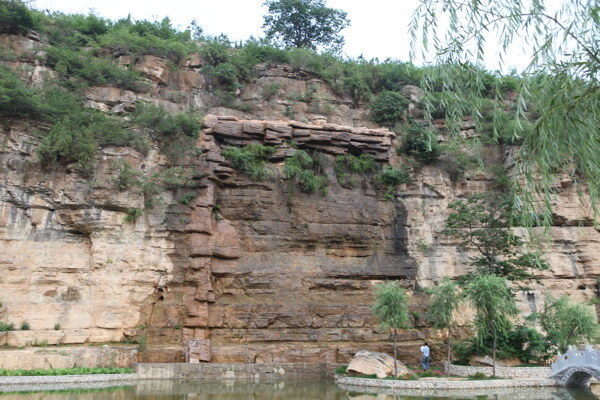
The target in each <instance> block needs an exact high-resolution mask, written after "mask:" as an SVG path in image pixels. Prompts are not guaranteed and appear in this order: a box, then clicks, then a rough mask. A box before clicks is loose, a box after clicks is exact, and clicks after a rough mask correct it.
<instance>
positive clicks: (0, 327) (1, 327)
mask: <svg viewBox="0 0 600 400" xmlns="http://www.w3.org/2000/svg"><path fill="white" fill-rule="evenodd" d="M14 330H15V324H13V323H10V324H9V323H6V322H2V321H0V332H8V331H14Z"/></svg>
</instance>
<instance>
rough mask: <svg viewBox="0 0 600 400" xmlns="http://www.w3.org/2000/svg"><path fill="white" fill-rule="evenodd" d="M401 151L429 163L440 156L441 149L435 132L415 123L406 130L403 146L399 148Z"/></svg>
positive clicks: (399, 151)
mask: <svg viewBox="0 0 600 400" xmlns="http://www.w3.org/2000/svg"><path fill="white" fill-rule="evenodd" d="M400 153H404V154H408V155H411V156H413V157H414V158H416V159H417V160H419V161H421V162H422V163H424V164H429V163H431V162H433V161H435V160H437V159H438V158H439V157H440V154H441V149H440V146H439V145H438V142H437V138H436V134H435V132H433V131H431V130H426V129H425V127H424V126H423V125H421V124H416V123H415V124H412V125H410V126H409V127H408V129H407V130H406V134H405V135H404V136H403V141H402V147H400V148H398V154H400Z"/></svg>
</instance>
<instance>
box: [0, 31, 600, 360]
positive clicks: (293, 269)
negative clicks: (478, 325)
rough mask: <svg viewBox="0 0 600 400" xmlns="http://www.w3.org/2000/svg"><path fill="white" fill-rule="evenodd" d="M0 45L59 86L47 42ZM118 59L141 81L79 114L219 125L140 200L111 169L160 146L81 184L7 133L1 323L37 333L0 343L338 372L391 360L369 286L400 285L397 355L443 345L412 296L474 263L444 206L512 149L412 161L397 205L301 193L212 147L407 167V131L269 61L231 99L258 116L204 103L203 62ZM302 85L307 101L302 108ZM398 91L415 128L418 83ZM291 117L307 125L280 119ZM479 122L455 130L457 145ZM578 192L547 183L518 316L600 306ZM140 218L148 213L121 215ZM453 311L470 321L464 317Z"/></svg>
mask: <svg viewBox="0 0 600 400" xmlns="http://www.w3.org/2000/svg"><path fill="white" fill-rule="evenodd" d="M0 44H1V45H2V46H4V47H11V48H12V49H13V50H14V51H15V52H16V53H17V54H18V55H19V61H18V62H13V63H10V65H11V67H15V70H17V71H18V72H19V73H20V74H21V75H22V77H23V79H24V80H25V81H27V82H28V84H30V85H32V86H41V85H43V83H44V81H45V80H47V79H49V78H51V77H52V76H53V74H54V71H52V70H51V69H48V68H47V67H45V66H43V65H40V63H39V59H40V57H43V49H41V48H42V47H43V43H41V42H40V40H39V38H36V37H17V36H9V35H0ZM115 62H117V63H119V64H121V65H123V66H124V67H132V68H134V69H137V70H139V71H140V72H141V73H143V74H144V76H145V78H146V79H147V81H148V84H149V90H148V91H147V92H144V93H134V92H129V91H123V90H121V89H118V88H115V87H109V86H107V87H93V88H90V89H89V90H88V92H87V103H86V104H87V106H89V107H92V108H96V109H98V110H102V111H106V112H112V113H115V114H123V113H126V112H128V110H130V109H131V108H133V107H134V106H135V102H136V101H138V100H145V101H149V102H152V103H154V104H158V105H161V106H163V107H165V108H166V109H168V110H170V111H185V110H190V109H204V110H207V111H209V114H210V113H212V114H213V115H207V117H206V119H205V124H206V126H205V129H204V130H203V131H202V133H201V135H200V137H199V138H198V140H197V143H196V147H197V148H198V151H196V152H193V154H192V155H191V156H186V157H184V160H183V161H182V162H181V164H180V165H178V166H180V167H183V168H186V169H189V170H191V171H193V172H194V173H193V177H192V178H193V179H191V182H190V183H189V184H188V185H187V186H186V187H180V188H176V189H169V190H166V189H164V190H163V191H162V192H161V193H160V198H161V202H159V203H158V204H155V205H154V206H153V207H146V205H145V204H144V203H145V201H144V200H145V199H144V193H143V190H141V189H140V188H137V187H134V188H130V189H128V190H125V191H121V190H119V189H118V185H117V184H116V180H117V178H118V177H117V175H118V165H123V163H126V164H129V165H130V166H131V168H132V170H134V171H136V173H139V174H140V176H142V177H144V178H148V179H150V178H151V177H152V176H154V175H155V174H157V173H160V172H161V171H164V170H166V169H167V168H169V167H170V166H171V164H170V162H169V160H167V158H166V157H165V156H164V155H162V154H161V153H160V151H159V148H158V145H157V144H156V143H152V145H151V147H150V150H149V152H148V153H147V154H142V153H139V152H137V151H135V150H133V149H131V148H128V147H105V148H102V149H100V151H99V152H98V153H97V155H96V160H95V163H96V165H95V171H94V175H93V176H92V177H83V176H80V175H79V174H78V173H77V172H76V168H75V166H66V167H61V168H58V169H57V170H54V171H42V170H40V168H39V166H38V165H37V163H36V161H35V160H36V156H35V154H36V148H37V146H38V145H39V143H40V139H41V137H43V136H44V135H45V134H46V133H47V131H48V129H49V127H48V126H47V125H45V124H42V123H39V122H34V121H18V120H15V121H10V122H6V123H4V124H2V127H1V129H2V131H1V136H0V143H1V146H0V271H1V274H0V302H1V303H2V306H1V307H0V321H2V322H6V323H13V324H14V325H15V327H16V328H17V329H18V328H19V327H20V326H21V325H22V324H23V323H24V322H27V323H28V324H29V325H30V327H31V330H29V331H21V330H18V331H12V332H2V333H0V345H6V346H9V347H11V346H12V347H21V346H35V345H46V344H47V345H72V344H74V345H85V344H90V343H107V342H115V341H125V342H131V341H140V342H142V344H143V343H145V342H147V344H148V345H147V348H146V349H145V350H144V351H143V352H142V353H141V355H140V361H184V359H185V358H184V348H185V346H186V345H188V344H190V346H189V348H190V349H191V350H190V354H191V355H192V356H193V357H191V358H190V359H192V358H193V359H194V360H198V361H205V360H206V359H210V360H211V361H213V362H249V363H252V362H257V363H260V362H330V363H336V362H344V363H346V362H348V361H349V360H350V359H351V357H352V356H353V355H354V353H355V352H356V351H357V350H359V349H368V350H371V351H384V352H390V351H391V345H390V342H389V332H386V331H384V330H382V329H380V328H379V327H378V326H377V321H376V320H375V319H374V317H373V316H372V314H371V311H370V305H371V304H372V302H373V294H372V288H373V287H374V285H375V284H377V283H378V282H381V281H384V280H386V279H399V280H400V281H401V282H402V283H403V285H404V286H405V287H407V288H408V289H409V293H410V294H411V302H412V304H411V322H412V324H413V326H414V328H413V329H409V330H406V331H403V332H402V333H401V334H400V337H399V338H398V339H399V342H400V347H401V348H400V354H399V358H400V359H402V360H403V361H411V360H412V361H417V358H418V354H419V352H418V346H419V342H420V341H421V340H422V339H423V338H425V337H427V338H428V339H431V338H443V333H441V332H433V331H432V330H430V329H428V327H427V323H426V321H425V320H424V317H423V315H424V312H425V311H426V307H427V295H426V294H424V293H423V292H422V291H420V290H419V289H420V288H421V287H426V286H431V285H433V284H434V283H435V282H436V281H437V280H439V279H440V278H442V277H444V276H450V277H457V276H459V275H461V274H462V273H464V272H465V271H466V269H467V267H466V266H467V265H468V260H469V257H470V256H471V255H473V254H474V253H473V250H472V249H462V248H459V247H458V246H457V243H456V241H454V240H453V239H452V238H450V237H447V236H444V235H442V234H441V233H440V232H441V230H442V229H443V226H444V223H445V219H446V217H447V215H448V212H449V211H448V205H449V204H450V203H452V202H453V201H455V200H456V199H459V198H464V197H465V196H468V195H470V194H474V193H480V192H484V191H486V190H488V189H489V188H490V187H491V184H492V182H493V179H494V178H495V174H494V166H496V167H497V166H502V167H503V168H505V169H506V170H509V171H511V170H512V160H513V158H514V148H511V147H508V146H486V147H484V149H483V153H484V154H483V155H484V164H485V166H486V167H485V168H479V169H477V170H474V171H468V172H467V174H466V176H465V177H464V179H461V180H457V181H455V180H453V179H451V178H452V177H451V175H450V173H449V172H448V171H447V170H445V169H444V164H443V163H441V162H439V163H434V164H431V165H427V166H424V167H422V168H420V169H415V170H414V171H413V174H412V175H413V178H414V182H413V183H412V184H410V185H403V186H402V187H401V188H400V189H399V190H398V191H397V192H396V193H395V194H394V199H393V201H386V200H385V199H383V198H382V197H381V196H380V195H378V193H377V192H376V191H375V190H374V188H373V187H372V186H371V185H370V184H369V183H368V181H367V180H364V179H361V178H357V180H356V187H354V188H352V187H350V186H348V187H346V186H347V185H344V187H342V186H340V185H339V184H337V180H336V177H335V172H334V171H333V167H331V166H330V167H328V168H326V171H325V173H326V175H327V177H328V180H329V188H328V194H327V195H326V196H319V195H309V194H306V193H303V192H301V190H299V189H298V188H295V187H294V185H291V184H290V182H289V181H288V180H286V179H284V178H283V177H282V175H281V174H279V175H278V174H275V175H276V176H277V178H274V179H272V180H269V181H264V182H259V181H254V180H252V179H250V178H249V177H248V176H246V175H245V174H243V173H239V172H238V171H235V170H234V169H233V168H232V167H231V165H230V164H229V163H228V162H227V161H226V160H225V159H224V158H223V156H222V155H221V147H223V146H227V145H243V144H249V143H260V144H266V145H269V146H275V147H277V151H276V152H275V154H274V155H273V156H272V157H271V159H270V160H269V161H270V163H271V165H270V167H271V168H273V170H274V171H279V170H280V169H281V167H282V163H283V162H284V160H285V159H286V158H287V157H289V156H290V155H291V154H293V151H294V149H293V145H292V144H291V143H290V142H295V146H298V147H299V148H301V149H306V150H311V151H312V150H314V151H319V152H322V153H325V154H326V155H327V157H331V156H335V155H345V154H360V153H363V152H367V153H370V154H373V155H374V156H375V157H376V159H377V160H378V161H379V162H380V163H381V164H382V165H388V164H390V165H396V166H398V165H400V164H402V163H405V162H406V160H403V159H402V158H401V157H400V156H398V155H397V154H395V151H394V149H395V148H396V147H398V146H399V145H400V138H397V137H396V136H395V134H394V133H392V132H390V131H388V130H385V129H379V128H377V127H374V126H373V125H372V123H371V122H369V121H368V120H367V116H368V110H367V109H365V108H362V107H360V105H356V104H353V102H352V101H351V99H347V98H344V97H341V96H339V95H336V94H335V93H334V92H333V91H332V90H331V88H329V87H328V86H327V85H326V84H325V82H323V81H322V80H319V79H316V78H315V77H313V76H311V75H310V74H308V73H306V72H303V71H300V70H297V69H293V68H291V67H289V66H274V65H264V66H260V68H258V69H257V74H258V76H257V78H256V80H255V81H254V82H253V83H251V84H249V85H248V86H247V87H246V88H244V89H243V90H242V91H241V93H240V94H239V96H238V97H239V100H240V101H243V102H244V104H248V105H250V111H249V112H242V111H240V110H233V109H228V108H224V107H211V106H210V104H211V101H212V100H214V98H215V95H214V92H213V91H211V88H210V86H211V82H210V77H207V76H205V75H203V74H201V73H200V71H201V67H202V65H203V60H202V59H201V58H200V57H199V56H197V55H191V56H190V57H188V58H187V59H184V60H181V62H180V65H179V66H178V68H172V67H171V66H170V65H169V63H168V62H167V61H166V60H164V59H160V58H157V57H154V56H145V57H143V58H141V59H137V60H136V59H133V58H132V57H129V56H119V57H117V58H116V59H115ZM268 85H272V86H273V87H275V86H276V87H277V88H278V89H277V93H276V95H275V96H273V97H272V98H266V97H265V95H264V89H265V87H266V86H268ZM308 89H311V90H310V91H309V90H308ZM307 92H311V93H314V97H313V98H311V99H304V97H306V96H304V95H303V94H305V93H307ZM402 93H403V94H404V95H405V96H406V97H407V98H408V99H409V100H410V105H409V108H408V109H409V112H410V113H411V114H412V115H413V116H414V117H415V118H419V117H420V116H421V110H419V104H418V103H419V96H420V91H419V90H418V88H415V87H413V86H405V87H404V88H403V91H402ZM301 98H302V100H300V99H301ZM287 111H290V112H293V114H294V117H295V119H298V120H301V121H302V122H298V121H290V120H289V119H287V118H286V117H284V115H287V114H289V113H288V112H287ZM217 115H218V116H217ZM363 127H364V128H363ZM472 128H473V127H472V125H470V124H467V123H466V124H465V129H464V132H463V133H464V136H465V137H470V136H472V135H473V134H474V130H473V129H472ZM580 191H581V190H580V188H578V187H577V186H576V185H575V183H574V182H573V181H572V179H571V178H570V177H568V176H565V177H562V178H561V179H560V180H559V181H557V185H556V197H555V199H554V201H555V203H554V204H553V206H554V212H555V216H554V225H555V226H553V227H552V228H551V229H550V230H549V231H548V237H549V238H550V241H549V242H547V243H546V244H545V245H544V246H545V250H544V254H545V257H546V260H547V261H548V262H549V264H550V265H551V269H550V270H548V271H543V272H540V273H539V276H538V277H539V278H540V280H541V282H542V284H534V285H532V286H531V290H530V291H527V292H521V293H519V298H520V300H522V301H521V308H522V311H523V312H524V313H525V314H527V313H530V312H533V311H536V310H539V308H540V306H541V305H542V303H543V299H544V296H545V295H547V294H553V295H559V294H567V295H569V296H571V297H572V298H573V299H576V300H579V301H590V300H594V299H596V298H597V297H598V290H597V281H596V278H597V277H598V275H599V274H600V264H599V262H598V261H597V260H598V255H599V254H600V233H599V232H598V229H597V228H596V226H595V225H594V218H593V213H592V212H591V210H590V207H589V204H586V203H585V202H583V207H582V206H581V203H582V202H581V199H582V198H581V197H579V196H578V192H580ZM132 209H133V210H143V214H142V215H141V216H139V217H137V218H136V219H135V220H134V221H133V222H126V221H128V220H127V219H126V217H127V216H128V215H129V211H130V210H132ZM534 231H535V229H534ZM521 233H522V234H524V235H525V234H527V232H524V231H523V232H521ZM461 318H462V322H465V323H466V322H467V320H468V319H469V318H470V314H469V312H468V309H465V310H464V312H463V313H461ZM462 333H464V332H462ZM459 334H461V332H460V330H459ZM142 347H144V346H141V347H140V348H142ZM435 351H436V349H435V348H434V359H435V356H436V354H435Z"/></svg>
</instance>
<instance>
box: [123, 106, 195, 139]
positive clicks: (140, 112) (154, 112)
mask: <svg viewBox="0 0 600 400" xmlns="http://www.w3.org/2000/svg"><path fill="white" fill-rule="evenodd" d="M133 122H134V123H136V124H139V125H141V126H143V127H145V128H148V129H150V130H151V131H152V132H153V136H154V138H155V139H159V140H160V139H167V138H168V139H169V140H172V139H173V138H174V137H176V136H188V137H191V138H196V137H198V132H199V131H200V128H201V126H202V122H201V118H200V115H199V114H196V113H177V114H170V113H168V112H167V110H165V109H164V108H162V107H157V106H154V105H152V104H147V103H143V102H138V103H136V109H135V111H134V112H133Z"/></svg>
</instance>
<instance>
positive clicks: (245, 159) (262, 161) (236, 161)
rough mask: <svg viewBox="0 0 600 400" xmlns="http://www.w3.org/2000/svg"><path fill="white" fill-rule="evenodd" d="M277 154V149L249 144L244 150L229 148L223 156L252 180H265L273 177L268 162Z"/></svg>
mask: <svg viewBox="0 0 600 400" xmlns="http://www.w3.org/2000/svg"><path fill="white" fill-rule="evenodd" d="M273 153H275V147H270V146H263V145H260V144H249V145H246V146H244V147H242V148H240V147H233V146H228V147H225V148H224V149H223V150H221V154H222V155H223V157H225V158H226V159H227V160H228V161H229V162H230V163H231V166H232V167H233V168H235V169H237V170H238V171H241V172H244V173H246V174H248V175H250V177H251V178H252V179H256V180H259V181H260V180H264V179H267V178H269V177H271V176H272V175H273V173H272V171H270V170H269V169H268V168H267V166H266V160H267V159H268V158H269V157H270V156H272V155H273Z"/></svg>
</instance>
